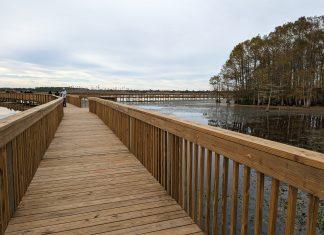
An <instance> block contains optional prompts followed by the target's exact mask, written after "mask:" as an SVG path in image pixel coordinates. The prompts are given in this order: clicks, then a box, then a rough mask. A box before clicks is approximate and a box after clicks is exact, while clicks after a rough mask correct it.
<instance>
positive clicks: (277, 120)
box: [128, 100, 324, 234]
mask: <svg viewBox="0 0 324 235" xmlns="http://www.w3.org/2000/svg"><path fill="white" fill-rule="evenodd" d="M128 104H131V105H136V106H138V107H140V108H144V109H148V110H154V111H158V112H161V113H163V114H168V115H174V116H176V117H179V118H181V119H186V120H190V121H194V122H197V123H202V124H208V125H211V126H217V127H221V128H225V129H229V130H233V131H237V132H241V133H245V134H249V135H253V136H258V137H261V138H265V139H269V140H274V141H278V142H281V143H286V144H289V145H293V146H297V147H302V148H306V149H310V150H314V151H318V152H322V153H324V120H323V119H324V111H323V110H316V112H314V113H311V112H310V111H309V110H302V111H297V110H270V111H269V112H267V111H266V110H265V109H261V108H256V107H254V108H252V107H247V106H234V105H231V106H227V105H226V104H215V102H214V101H211V100H209V101H168V102H160V103H153V102H151V103H128ZM231 171H232V161H230V164H229V186H228V211H230V203H231V202H230V196H231V189H230V185H231V183H230V182H231V181H232V177H231V176H232V173H231ZM239 172H240V173H239V193H238V198H239V201H238V221H240V217H241V213H242V211H241V203H242V202H241V199H242V184H243V182H242V179H243V169H242V168H241V167H240V171H239ZM219 173H220V176H221V175H222V169H220V172H219ZM213 174H214V172H213V173H212V175H213ZM220 182H221V179H220ZM250 183H251V186H250V205H249V226H248V227H249V231H248V233H249V234H252V233H253V230H252V229H253V227H254V224H253V223H254V219H253V217H254V213H255V209H254V206H255V200H256V199H255V193H256V172H255V171H254V170H252V171H251V181H250ZM264 190H265V197H264V219H263V226H262V227H263V231H262V234H267V229H266V228H267V226H268V224H267V221H268V212H269V210H268V209H269V201H270V190H271V178H269V177H265V187H264ZM212 193H213V192H212ZM287 197H288V186H287V184H285V183H281V184H280V188H279V207H278V219H277V231H276V234H283V233H284V231H285V222H284V221H285V213H286V209H285V208H286V207H287ZM219 198H221V192H220V194H219ZM220 205H221V203H220V201H219V202H218V206H219V210H218V211H219V212H220V211H221V210H220ZM307 205H308V197H307V194H306V193H305V192H302V191H299V192H298V195H297V211H296V223H295V234H305V228H306V218H307V217H306V215H307ZM218 216H219V218H220V216H221V214H219V215H218ZM318 218H319V220H318V221H319V223H318V225H317V231H316V234H323V233H322V232H323V231H324V201H321V202H320V206H319V215H318ZM229 220H230V217H229V215H228V218H227V226H228V227H227V228H229V226H230V224H229ZM218 226H220V224H219V225H218ZM239 228H240V227H239V226H238V230H237V234H239V233H240V230H239ZM227 232H229V231H227Z"/></svg>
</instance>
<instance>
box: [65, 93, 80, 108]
mask: <svg viewBox="0 0 324 235" xmlns="http://www.w3.org/2000/svg"><path fill="white" fill-rule="evenodd" d="M66 99H67V102H68V103H70V104H73V105H75V106H77V107H79V108H81V98H80V96H79V95H67V97H66Z"/></svg>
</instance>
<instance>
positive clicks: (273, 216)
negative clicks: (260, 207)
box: [268, 178, 279, 235]
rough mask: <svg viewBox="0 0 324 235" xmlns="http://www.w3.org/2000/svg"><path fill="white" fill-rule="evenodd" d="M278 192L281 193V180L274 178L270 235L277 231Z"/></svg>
mask: <svg viewBox="0 0 324 235" xmlns="http://www.w3.org/2000/svg"><path fill="white" fill-rule="evenodd" d="M278 193H279V180H277V179H274V178H272V183H271V195H270V206H269V225H268V234H270V235H273V234H275V233H276V222H277V213H278Z"/></svg>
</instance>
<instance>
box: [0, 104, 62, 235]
mask: <svg viewBox="0 0 324 235" xmlns="http://www.w3.org/2000/svg"><path fill="white" fill-rule="evenodd" d="M62 103H63V100H62V98H58V99H55V100H53V101H50V102H48V103H46V104H43V105H40V106H37V107H34V108H31V109H28V110H26V111H24V112H21V113H18V114H16V115H12V116H9V117H7V118H4V119H1V120H0V234H3V233H4V231H5V229H6V227H7V224H8V222H9V219H10V217H11V216H12V215H13V213H14V211H15V210H16V208H17V206H18V205H19V202H20V201H21V199H22V197H23V195H24V194H25V192H26V190H27V187H28V185H29V183H30V182H31V180H32V178H33V176H34V174H35V172H36V170H37V168H38V165H39V163H40V161H41V159H42V157H43V155H44V153H45V151H46V149H47V147H48V146H49V144H50V143H51V140H52V139H53V137H54V134H55V131H56V129H57V127H58V125H59V123H60V121H61V120H62V117H63V105H62Z"/></svg>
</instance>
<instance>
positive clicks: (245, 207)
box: [241, 166, 251, 235]
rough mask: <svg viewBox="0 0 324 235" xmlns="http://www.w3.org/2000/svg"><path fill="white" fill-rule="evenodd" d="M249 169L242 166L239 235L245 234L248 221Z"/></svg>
mask: <svg viewBox="0 0 324 235" xmlns="http://www.w3.org/2000/svg"><path fill="white" fill-rule="evenodd" d="M250 171H251V169H250V167H248V166H244V175H243V202H242V221H241V234H242V235H245V234H247V229H248V221H249V198H250V192H249V191H250V175H251V174H250Z"/></svg>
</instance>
